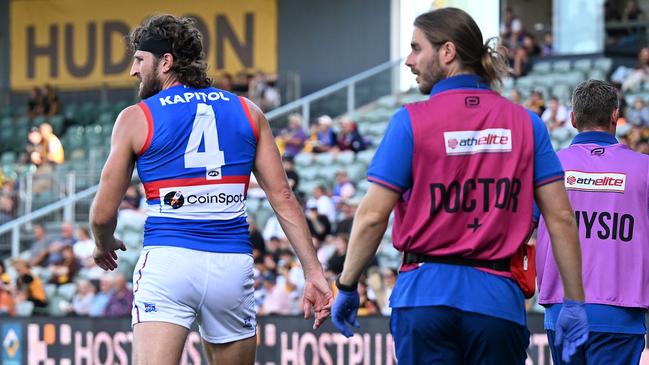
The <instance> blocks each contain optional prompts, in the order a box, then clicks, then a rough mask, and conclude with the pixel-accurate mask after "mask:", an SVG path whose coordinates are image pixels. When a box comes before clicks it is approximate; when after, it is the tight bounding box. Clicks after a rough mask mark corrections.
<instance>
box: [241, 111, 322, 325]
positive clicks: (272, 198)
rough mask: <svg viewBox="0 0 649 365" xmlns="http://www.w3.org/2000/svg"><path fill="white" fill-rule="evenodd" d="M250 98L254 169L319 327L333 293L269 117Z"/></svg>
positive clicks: (308, 309) (307, 308) (307, 307)
mask: <svg viewBox="0 0 649 365" xmlns="http://www.w3.org/2000/svg"><path fill="white" fill-rule="evenodd" d="M246 102H247V103H248V107H249V108H250V111H251V113H252V116H253V119H255V122H256V123H257V126H258V130H259V140H258V141H257V155H256V158H255V167H254V170H253V171H254V173H255V177H256V178H257V182H258V183H259V186H260V187H261V188H262V189H263V190H264V192H266V196H267V197H268V201H269V202H270V204H271V206H272V207H273V210H274V211H275V213H276V214H277V219H278V220H279V223H280V225H281V226H282V229H283V230H284V232H285V233H286V236H287V237H288V239H289V241H290V242H291V245H292V246H293V248H294V249H295V253H296V254H297V256H298V258H299V259H300V263H301V264H302V268H303V270H304V275H305V277H306V284H305V288H304V314H305V318H307V319H308V318H309V317H310V316H311V306H313V307H314V309H315V317H316V318H315V323H314V328H317V327H319V326H320V325H321V324H322V323H323V322H324V321H325V320H326V318H327V317H328V316H329V313H330V309H331V305H332V303H333V295H332V293H331V289H330V288H329V286H328V285H327V281H326V279H325V277H324V274H323V272H322V266H321V265H320V262H318V258H317V256H316V253H315V249H314V248H313V243H312V239H311V233H310V232H309V228H308V226H307V224H306V218H305V217H304V213H303V212H302V207H301V206H300V204H299V203H298V201H297V199H296V198H295V195H293V191H292V190H291V187H290V186H289V183H288V179H287V177H286V173H285V172H284V167H283V166H282V161H281V158H280V155H279V150H278V149H277V146H276V145H275V141H274V138H273V135H272V133H271V131H270V126H269V125H268V121H267V120H266V117H265V116H264V115H263V113H262V112H261V110H259V108H257V106H256V105H254V103H252V102H250V101H248V100H246Z"/></svg>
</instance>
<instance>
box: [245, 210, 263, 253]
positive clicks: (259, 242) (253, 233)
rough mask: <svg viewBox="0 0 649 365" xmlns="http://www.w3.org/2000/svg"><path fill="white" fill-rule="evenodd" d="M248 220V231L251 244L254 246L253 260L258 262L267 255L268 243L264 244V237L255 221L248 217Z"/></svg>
mask: <svg viewBox="0 0 649 365" xmlns="http://www.w3.org/2000/svg"><path fill="white" fill-rule="evenodd" d="M247 220H248V231H249V232H250V244H251V245H252V258H253V259H255V260H256V259H258V258H260V257H263V256H264V255H265V254H266V242H264V236H262V234H261V231H259V227H257V223H255V220H254V219H253V218H252V217H251V216H248V218H247Z"/></svg>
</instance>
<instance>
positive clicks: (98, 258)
mask: <svg viewBox="0 0 649 365" xmlns="http://www.w3.org/2000/svg"><path fill="white" fill-rule="evenodd" d="M146 128H147V126H146V117H145V115H144V112H143V111H142V109H140V107H138V106H137V105H133V106H130V107H128V108H126V109H124V110H123V111H122V112H121V113H120V115H119V116H118V117H117V120H116V121H115V126H114V127H113V135H112V137H111V148H110V154H109V156H108V159H107V160H106V164H105V165H104V168H103V170H102V172H101V179H100V182H99V190H98V191H97V195H96V196H95V199H94V200H93V203H92V207H91V208H90V225H91V227H92V231H93V234H94V236H95V245H96V247H95V253H94V257H95V262H96V263H97V265H99V267H101V268H102V269H104V270H114V269H115V268H116V267H117V254H116V253H115V251H116V250H118V249H121V250H125V249H126V247H125V246H124V244H123V243H122V242H121V241H119V240H116V239H115V237H114V236H113V233H114V232H115V226H116V224H117V209H118V207H119V205H120V203H121V201H122V198H123V197H124V193H125V192H126V189H127V188H128V186H129V183H130V182H131V176H132V175H133V168H134V165H135V154H136V151H138V150H139V149H138V148H141V147H142V146H143V145H144V142H145V139H146Z"/></svg>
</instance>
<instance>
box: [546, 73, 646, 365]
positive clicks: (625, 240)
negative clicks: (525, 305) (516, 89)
mask: <svg viewBox="0 0 649 365" xmlns="http://www.w3.org/2000/svg"><path fill="white" fill-rule="evenodd" d="M572 105H573V112H572V113H571V119H572V124H573V126H575V127H576V128H577V129H578V130H579V132H580V133H579V134H578V135H577V136H575V138H574V140H573V141H572V144H571V145H570V147H568V148H566V149H564V150H562V151H560V152H559V153H558V155H559V160H560V161H561V164H562V165H563V168H564V169H565V172H566V174H565V186H566V190H567V191H568V197H569V198H570V202H571V203H572V207H573V209H574V210H575V218H576V221H577V225H578V226H579V238H580V241H581V250H582V253H583V266H582V267H583V278H584V289H585V293H586V313H587V315H588V322H589V325H590V328H589V331H590V334H589V338H588V341H587V342H586V343H585V344H584V345H583V346H582V347H579V348H578V349H577V354H576V356H575V357H574V358H573V360H572V362H570V364H589V365H590V364H606V365H615V364H620V365H622V364H624V365H629V364H638V363H639V362H640V356H641V354H642V351H643V349H644V336H645V333H646V332H647V330H646V327H645V314H646V311H647V308H648V307H649V285H648V284H649V245H648V243H649V239H648V238H647V233H648V232H647V227H649V207H648V206H647V204H648V202H649V181H648V180H649V156H647V155H643V154H640V153H637V152H634V151H632V150H630V149H629V148H628V147H627V146H625V145H622V144H620V143H619V142H618V141H617V139H615V127H616V123H617V118H618V112H619V95H618V92H617V90H616V89H615V88H614V87H613V86H612V85H610V84H608V83H606V82H604V81H598V80H589V81H586V82H583V83H582V84H581V85H579V86H577V88H576V89H575V92H574V95H573V99H572ZM543 218H544V217H542V219H541V220H540V222H539V233H538V240H537V247H538V254H537V268H538V282H539V303H541V304H542V305H544V306H545V308H546V309H545V329H546V331H547V332H548V338H549V340H550V341H549V342H550V348H551V350H552V357H553V359H554V363H555V364H565V362H563V361H562V360H561V359H560V358H559V356H558V353H559V352H560V351H561V350H562V347H561V345H559V346H557V345H555V337H556V336H557V328H556V323H557V316H558V315H559V312H560V311H561V308H562V304H563V303H564V302H563V297H562V293H563V286H562V284H561V280H560V279H559V272H558V271H557V264H556V262H555V260H554V258H553V256H552V253H553V252H552V251H553V250H552V247H551V246H550V237H549V235H548V229H547V226H546V224H545V220H544V219H543Z"/></svg>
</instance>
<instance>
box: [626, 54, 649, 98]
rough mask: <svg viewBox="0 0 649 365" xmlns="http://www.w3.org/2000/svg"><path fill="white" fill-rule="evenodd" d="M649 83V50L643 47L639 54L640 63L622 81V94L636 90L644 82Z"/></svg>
mask: <svg viewBox="0 0 649 365" xmlns="http://www.w3.org/2000/svg"><path fill="white" fill-rule="evenodd" d="M648 81H649V48H648V47H643V48H642V49H640V51H639V52H638V61H637V63H636V65H635V67H634V69H633V70H632V71H631V72H629V73H628V74H627V75H626V77H624V79H623V80H622V92H627V91H629V90H636V89H638V88H639V87H640V85H642V83H643V82H648Z"/></svg>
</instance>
